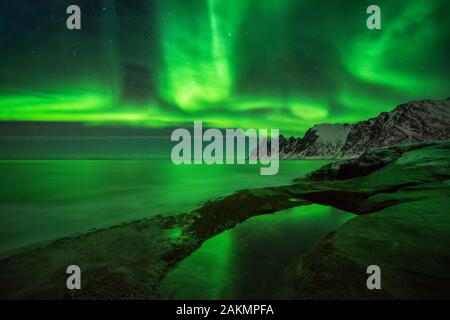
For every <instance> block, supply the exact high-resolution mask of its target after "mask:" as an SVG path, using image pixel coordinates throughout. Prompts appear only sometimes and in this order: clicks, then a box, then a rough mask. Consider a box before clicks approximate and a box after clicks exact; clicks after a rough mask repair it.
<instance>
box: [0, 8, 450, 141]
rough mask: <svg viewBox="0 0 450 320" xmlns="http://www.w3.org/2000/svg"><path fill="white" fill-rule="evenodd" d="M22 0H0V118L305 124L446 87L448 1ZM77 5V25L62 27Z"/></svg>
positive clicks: (358, 115) (155, 124)
mask: <svg viewBox="0 0 450 320" xmlns="http://www.w3.org/2000/svg"><path fill="white" fill-rule="evenodd" d="M372 2H373V1H370V2H369V1H356V0H355V1H327V2H326V3H323V2H318V1H304V0H279V1H273V0H228V1H221V0H183V1H176V0H158V1H144V0H142V1H138V0H133V1H113V0H70V1H68V0H47V1H32V0H20V1H15V2H14V3H8V4H6V3H2V4H0V17H1V18H0V44H1V51H0V58H1V59H0V61H1V68H0V79H1V82H0V121H65V122H66V121H73V122H85V123H89V124H92V125H100V124H120V125H127V126H128V125H130V126H144V127H150V128H172V127H179V126H183V125H186V124H187V123H190V124H192V122H193V121H194V120H202V121H203V122H204V123H205V124H207V125H208V126H214V127H219V128H226V127H242V128H279V129H280V130H281V132H282V133H287V134H295V135H301V134H302V133H303V132H304V131H305V130H306V129H308V128H309V127H311V126H313V125H315V124H317V123H324V122H331V123H335V122H347V123H351V122H355V121H358V120H363V119H367V118H368V117H371V116H375V115H377V114H378V113H380V112H382V111H388V110H390V109H392V108H393V107H395V106H396V105H398V104H400V103H402V102H406V101H409V100H414V99H424V98H427V99H428V98H430V99H431V98H436V99H437V98H444V97H447V96H448V95H449V92H450V90H449V89H450V82H449V77H448V76H449V71H450V62H449V59H448V52H449V49H450V44H449V41H448V40H449V38H450V37H449V36H450V35H449V32H450V28H449V20H448V12H450V5H449V3H448V1H445V0H412V1H376V4H377V5H379V6H380V7H381V10H382V29H381V30H379V31H378V30H368V29H367V28H366V19H367V14H366V8H367V6H368V5H370V4H373V3H372ZM70 4H77V5H79V6H80V8H81V12H82V30H80V31H69V30H67V29H66V27H65V20H66V18H67V14H66V10H65V9H66V7H67V6H68V5H70Z"/></svg>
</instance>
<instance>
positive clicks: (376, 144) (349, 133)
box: [251, 98, 450, 159]
mask: <svg viewBox="0 0 450 320" xmlns="http://www.w3.org/2000/svg"><path fill="white" fill-rule="evenodd" d="M448 139H450V98H447V99H445V100H421V101H413V102H408V103H405V104H402V105H399V106H398V107H396V108H395V109H394V110H392V111H391V112H383V113H381V114H380V115H379V116H378V117H376V118H371V119H369V120H366V121H361V122H358V123H356V124H353V125H349V124H320V125H316V126H314V127H312V128H310V129H309V130H308V131H307V132H306V133H305V135H304V136H303V138H294V137H290V138H285V137H283V136H280V140H279V145H280V159H346V158H354V157H358V156H360V155H361V154H362V153H364V152H365V151H367V150H368V149H371V148H380V147H388V146H393V145H398V144H404V143H413V142H421V141H432V140H448ZM255 155H256V151H253V152H252V155H251V157H254V156H255Z"/></svg>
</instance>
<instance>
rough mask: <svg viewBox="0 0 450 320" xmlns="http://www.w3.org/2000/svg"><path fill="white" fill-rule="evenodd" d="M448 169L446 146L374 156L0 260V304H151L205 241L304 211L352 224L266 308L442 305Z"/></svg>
mask: <svg viewBox="0 0 450 320" xmlns="http://www.w3.org/2000/svg"><path fill="white" fill-rule="evenodd" d="M449 167H450V143H449V142H440V143H438V142H436V143H434V142H429V143H420V144H414V145H405V146H397V147H390V148H383V149H377V150H373V151H369V152H367V153H365V154H363V155H362V156H361V157H360V158H358V159H356V160H348V161H341V162H337V163H335V164H333V165H329V166H326V167H324V168H322V169H320V170H317V171H315V172H313V173H312V174H311V175H310V176H309V177H308V178H307V179H301V180H294V182H293V184H292V185H289V186H283V187H275V188H263V189H256V190H242V191H238V192H236V193H234V194H232V195H230V196H227V197H223V198H219V199H215V200H213V201H209V202H207V203H205V204H204V205H203V206H201V207H200V208H198V209H197V210H195V211H193V212H189V213H182V214H178V215H175V216H166V217H163V216H157V217H152V218H148V219H143V220H139V221H133V222H130V223H126V224H122V225H119V226H115V227H112V228H109V229H104V230H96V231H93V232H90V233H87V234H83V235H80V236H76V237H70V238H64V239H61V240H57V241H54V242H52V243H50V244H47V245H45V246H43V247H41V248H35V249H31V250H29V251H25V252H22V253H20V254H18V255H15V256H12V257H9V258H6V259H3V260H1V261H0V298H3V299H158V298H159V286H160V283H161V281H162V279H163V278H164V277H165V275H166V274H167V273H168V272H169V271H170V270H172V269H173V268H174V267H175V266H176V265H177V264H178V263H179V262H180V261H182V260H183V259H184V258H186V257H187V256H189V255H190V254H191V253H192V252H193V251H195V250H196V249H197V248H198V247H199V246H200V245H201V244H202V243H203V242H204V241H205V240H207V239H209V238H211V237H212V236H214V235H217V234H219V233H220V232H222V231H224V230H226V229H229V228H232V227H233V226H235V225H236V224H237V223H240V222H243V221H245V220H246V219H248V218H250V217H252V216H255V215H260V214H269V213H273V212H276V211H280V210H283V209H287V208H291V207H296V206H301V205H307V204H311V203H318V204H323V205H330V206H334V207H336V208H339V209H343V210H346V211H349V212H353V213H356V214H358V215H360V216H359V217H357V218H355V219H352V220H350V221H348V222H347V223H345V224H344V225H343V226H341V227H340V228H339V229H338V230H337V231H336V232H333V233H331V234H329V235H328V236H327V237H325V238H324V239H323V240H322V241H321V242H320V243H319V244H318V246H317V247H315V248H314V249H313V250H312V251H311V252H310V253H309V254H307V255H306V256H304V257H299V259H298V261H297V263H295V264H293V265H292V266H291V268H290V269H289V272H288V273H287V274H286V283H285V284H284V286H283V289H282V290H280V292H278V293H277V297H279V298H288V299H316V298H318V299H323V298H325V299H327V298H331V299H338V298H357V299H361V298H363V299H366V298H367V299H371V298H442V297H449V295H450V294H449V293H448V292H450V290H449V289H450V252H449V250H448V248H447V247H448V243H450V216H449V215H448V214H447V212H446V211H447V210H448V207H449V205H450V202H449V200H448V199H449V197H448V196H449V195H450V189H449V182H448V181H449V177H450V170H449V169H450V168H449ZM72 264H77V265H79V266H80V267H81V269H82V270H83V287H82V290H75V291H69V290H67V289H66V276H67V275H66V268H67V266H68V265H72ZM371 264H377V265H379V266H380V267H381V270H382V279H383V280H382V288H383V289H382V290H379V291H378V290H375V291H370V290H368V289H367V288H366V286H365V281H366V279H367V274H366V272H365V270H366V267H367V266H368V265H371Z"/></svg>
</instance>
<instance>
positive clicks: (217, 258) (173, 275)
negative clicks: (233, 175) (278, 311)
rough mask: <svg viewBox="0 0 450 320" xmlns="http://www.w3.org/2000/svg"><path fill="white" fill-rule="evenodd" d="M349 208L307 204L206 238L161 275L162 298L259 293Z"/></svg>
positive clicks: (271, 287)
mask: <svg viewBox="0 0 450 320" xmlns="http://www.w3.org/2000/svg"><path fill="white" fill-rule="evenodd" d="M352 217H354V215H353V214H350V213H347V212H344V211H341V210H337V209H334V208H330V207H326V206H320V205H309V206H302V207H297V208H293V209H288V210H284V211H280V212H278V213H276V214H272V215H264V216H258V217H253V218H251V219H249V220H248V221H246V222H245V223H242V224H240V225H238V226H236V227H235V228H233V229H231V230H228V231H225V232H223V233H221V234H220V235H217V236H215V237H213V238H211V239H209V240H208V241H206V242H205V243H204V244H203V245H202V247H201V248H200V249H198V250H197V251H196V252H194V253H193V254H192V255H191V256H190V257H188V258H187V259H186V260H184V261H183V262H181V263H180V265H179V266H178V267H177V268H176V269H174V270H173V271H172V272H170V273H169V275H168V276H167V277H166V278H165V279H164V281H163V284H162V287H161V295H162V297H163V298H171V299H258V298H259V299H264V298H266V299H267V298H271V297H273V295H274V294H275V293H276V291H277V289H278V288H279V285H280V282H281V281H282V278H283V271H284V270H285V269H286V267H288V266H289V265H290V264H291V263H292V262H293V261H294V259H296V258H298V257H299V256H300V255H302V254H303V253H305V252H306V251H307V250H308V249H310V248H311V247H312V246H313V245H314V244H316V243H317V242H318V241H319V240H320V239H321V238H322V237H324V236H325V235H326V234H327V233H329V232H330V231H333V230H335V229H337V228H338V227H339V226H340V225H342V224H343V223H344V222H346V221H347V220H349V219H351V218H352Z"/></svg>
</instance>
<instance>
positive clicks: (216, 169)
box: [0, 160, 327, 256]
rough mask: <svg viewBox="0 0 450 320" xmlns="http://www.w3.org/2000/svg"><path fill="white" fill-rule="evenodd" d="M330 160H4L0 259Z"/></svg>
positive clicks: (284, 178) (274, 181) (286, 179)
mask: <svg viewBox="0 0 450 320" xmlns="http://www.w3.org/2000/svg"><path fill="white" fill-rule="evenodd" d="M326 163H327V161H281V163H280V171H279V173H278V174H277V175H275V176H261V175H260V174H259V170H260V167H259V165H258V166H254V165H239V166H238V165H213V166H208V165H191V166H188V165H184V166H175V165H173V164H172V162H171V161H170V160H139V161H126V160H48V161H46V160H34V161H0V174H1V177H2V178H1V179H0V218H1V222H2V223H1V225H0V256H1V255H4V254H5V252H8V251H10V250H14V249H17V248H20V247H24V246H28V245H32V244H35V243H39V242H42V241H48V240H52V239H56V238H60V237H64V236H67V235H72V234H76V233H80V232H85V231H88V230H89V229H92V228H100V227H106V226H110V225H114V224H118V223H121V222H125V221H129V220H133V219H137V218H143V217H149V216H153V215H156V214H166V215H170V214H177V213H180V212H185V211H188V210H191V209H193V208H195V207H196V206H198V205H199V204H201V203H202V202H203V201H206V200H209V199H211V198H215V197H218V196H222V195H225V194H228V193H231V192H233V191H236V190H239V189H243V188H258V187H267V186H276V185H285V184H289V183H290V182H291V180H292V179H293V178H296V177H302V176H304V175H305V174H306V173H308V172H310V171H312V170H314V169H317V168H319V167H321V166H323V165H324V164H326Z"/></svg>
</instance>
